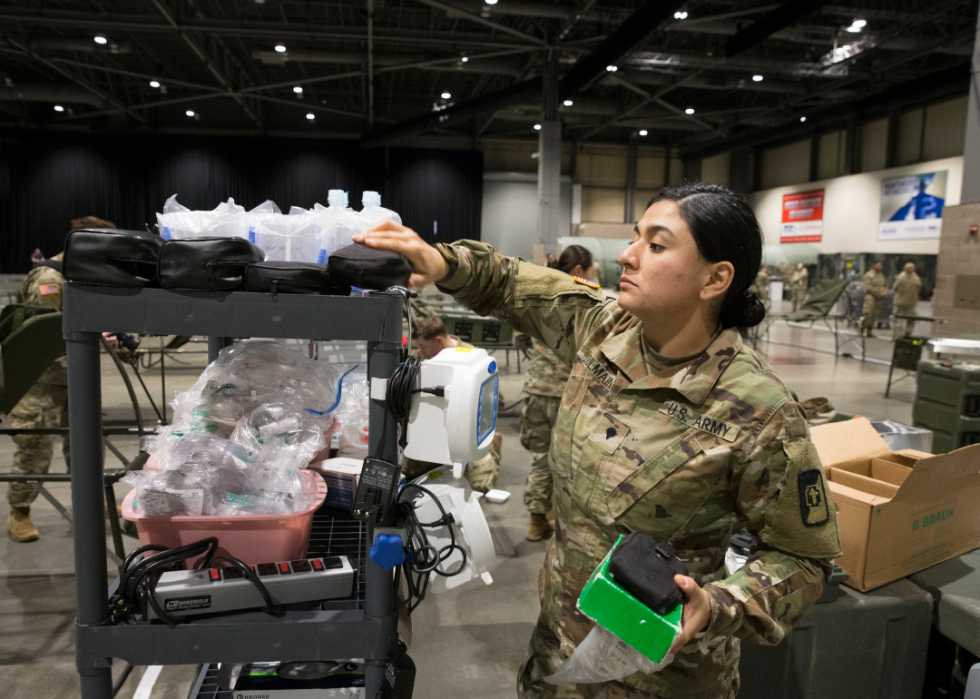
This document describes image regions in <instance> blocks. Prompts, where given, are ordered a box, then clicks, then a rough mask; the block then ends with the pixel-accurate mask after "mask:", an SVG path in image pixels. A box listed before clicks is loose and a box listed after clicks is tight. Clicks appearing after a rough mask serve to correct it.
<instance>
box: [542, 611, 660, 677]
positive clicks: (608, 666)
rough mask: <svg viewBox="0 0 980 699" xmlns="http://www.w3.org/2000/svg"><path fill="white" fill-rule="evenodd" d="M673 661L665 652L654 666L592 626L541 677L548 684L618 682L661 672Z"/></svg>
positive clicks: (625, 645)
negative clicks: (550, 671) (568, 653)
mask: <svg viewBox="0 0 980 699" xmlns="http://www.w3.org/2000/svg"><path fill="white" fill-rule="evenodd" d="M673 660H674V656H673V654H672V653H668V654H667V655H666V656H665V657H664V659H663V660H662V661H660V662H659V663H655V662H653V661H652V660H650V658H648V657H646V656H645V655H643V653H641V652H640V651H638V650H636V649H635V648H633V647H632V646H630V645H629V644H627V643H626V642H625V641H622V640H620V639H619V638H617V637H616V636H614V635H613V634H612V633H611V632H610V631H607V630H606V629H604V628H603V627H601V626H599V625H598V624H596V626H595V627H594V628H593V629H592V630H591V631H590V632H589V635H588V636H586V637H585V639H584V640H583V641H582V642H581V643H580V644H578V647H577V648H576V649H575V652H573V653H572V654H571V656H569V657H568V659H567V660H565V662H563V663H562V664H561V665H559V666H558V669H557V670H555V674H553V675H549V676H547V677H545V678H544V681H545V682H548V683H550V684H598V683H600V682H609V681H611V680H619V679H622V678H623V677H626V676H628V675H632V674H633V673H635V672H642V673H644V674H647V675H648V674H650V673H653V672H657V671H659V670H662V669H663V668H665V667H667V666H668V665H670V664H671V663H672V662H673Z"/></svg>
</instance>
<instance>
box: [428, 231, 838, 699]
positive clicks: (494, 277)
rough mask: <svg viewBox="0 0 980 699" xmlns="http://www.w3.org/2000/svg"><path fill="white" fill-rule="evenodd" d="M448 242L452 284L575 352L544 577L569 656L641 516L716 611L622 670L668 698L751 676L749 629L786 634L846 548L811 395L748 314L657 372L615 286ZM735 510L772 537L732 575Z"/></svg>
mask: <svg viewBox="0 0 980 699" xmlns="http://www.w3.org/2000/svg"><path fill="white" fill-rule="evenodd" d="M439 249H440V252H441V253H442V254H443V256H444V257H445V258H446V259H447V261H449V263H450V274H449V275H448V276H447V277H446V278H445V279H443V280H441V281H440V283H439V285H438V286H439V288H441V289H443V290H444V291H448V292H450V293H452V294H453V295H454V296H455V297H456V299H457V300H459V301H460V302H461V303H463V304H465V305H467V306H469V307H470V308H472V309H473V310H474V311H476V312H477V313H481V314H483V315H494V316H498V317H500V318H502V319H505V320H506V321H507V322H509V323H511V324H512V325H513V326H514V327H515V328H516V329H519V330H521V331H523V332H527V333H529V334H530V335H532V336H534V337H536V338H537V339H538V340H540V341H541V342H543V343H545V344H546V345H548V346H549V347H551V348H552V349H553V351H554V352H555V354H556V355H557V356H558V357H559V358H560V359H562V360H565V361H567V362H569V363H571V364H572V369H571V376H570V378H569V381H568V383H567V385H566V388H565V391H564V393H563V396H562V403H561V408H560V411H559V414H558V419H557V423H556V425H555V430H554V435H553V438H552V445H551V462H552V468H553V470H554V474H553V475H554V478H555V493H556V508H557V513H558V519H557V529H556V533H555V537H554V539H553V540H552V542H551V545H550V548H549V550H548V554H547V557H546V559H545V564H544V567H543V569H542V572H541V575H542V579H541V581H540V586H539V589H541V590H542V599H541V606H542V618H543V619H544V620H545V621H546V623H547V624H548V626H549V627H550V628H551V629H552V631H554V633H555V634H556V636H557V637H558V638H559V639H560V643H561V648H560V655H561V657H563V658H564V657H567V656H568V655H570V654H571V653H572V651H573V649H574V647H575V646H576V645H577V644H578V643H580V642H581V641H582V640H583V639H584V638H585V636H586V635H587V633H588V632H589V630H591V628H592V626H593V624H592V622H591V621H589V619H587V618H586V617H585V616H584V615H583V614H582V613H581V612H579V611H578V609H577V606H576V602H577V601H578V597H579V594H580V593H581V590H582V587H583V586H584V584H585V582H586V580H587V579H588V577H589V575H590V574H591V573H592V571H593V570H594V569H595V568H596V567H597V566H598V564H599V563H600V562H601V561H602V559H603V558H604V557H605V556H606V554H607V553H608V551H609V550H610V549H611V547H612V546H613V544H614V543H615V541H616V539H617V537H618V536H619V535H620V534H625V533H629V532H634V531H642V532H646V533H648V534H650V535H651V536H653V537H654V538H655V539H658V540H664V539H667V540H670V541H671V542H672V543H673V545H674V547H675V548H676V549H677V551H678V555H679V556H680V557H681V558H682V559H684V560H685V561H686V563H687V565H688V568H689V570H690V572H691V575H692V577H694V579H695V580H697V582H698V583H699V584H700V585H702V586H703V587H704V589H705V591H706V592H707V593H708V596H709V599H710V602H711V618H710V622H709V624H708V627H707V628H706V629H705V630H704V631H702V632H700V633H699V634H697V635H696V636H695V638H694V640H692V642H691V643H690V644H689V645H688V646H686V647H685V648H684V649H683V650H682V651H681V652H680V653H679V654H678V655H677V657H676V658H675V660H674V662H673V663H672V664H671V665H669V666H668V667H666V668H665V669H663V670H662V671H660V672H659V673H656V674H653V675H641V674H636V675H631V676H629V677H627V678H624V679H623V680H622V681H623V682H624V683H626V684H627V685H630V686H633V687H636V688H638V689H641V690H643V691H647V692H651V693H653V694H655V695H656V696H658V697H683V698H684V699H700V698H702V697H704V698H708V697H711V698H714V697H719V696H725V695H726V694H727V693H728V691H729V690H730V689H731V688H733V687H737V673H738V657H739V652H738V643H739V640H738V639H743V640H747V641H752V642H758V643H776V642H778V641H779V640H781V639H782V638H783V637H784V636H785V635H786V634H787V633H788V632H789V630H790V629H791V627H792V625H793V624H794V623H795V622H796V621H797V620H798V619H799V618H800V616H801V615H802V614H803V613H804V612H805V611H806V610H807V609H808V608H809V607H810V605H812V604H813V603H814V602H815V601H816V599H817V597H819V595H820V592H821V590H822V589H823V584H824V582H825V581H826V579H827V576H829V574H830V570H831V563H830V562H831V559H833V558H834V557H836V556H839V555H840V538H839V534H838V530H837V519H836V514H835V509H834V505H833V501H832V500H831V496H830V492H829V489H828V488H827V486H826V481H825V479H824V475H823V470H822V467H821V465H820V460H819V457H818V456H817V454H816V450H815V449H814V447H813V444H812V443H811V442H810V441H809V439H808V431H807V425H806V417H805V414H804V412H803V410H802V408H801V407H800V406H799V405H798V404H797V403H796V402H795V401H794V399H793V396H792V395H791V393H790V392H789V390H787V389H786V388H785V387H784V386H783V385H782V383H781V382H780V381H779V379H778V378H777V377H776V376H775V375H774V373H773V370H772V369H771V368H770V367H769V365H768V364H766V363H765V362H764V361H763V360H762V359H761V358H760V357H759V356H758V355H757V354H756V353H755V352H753V351H752V350H751V349H750V348H748V347H746V346H744V345H743V344H742V341H741V338H740V336H739V333H738V332H737V331H736V330H734V329H731V330H726V331H724V332H721V333H720V334H719V335H718V336H717V337H716V338H715V339H714V341H713V342H712V343H711V344H710V345H709V347H708V348H707V349H706V350H705V351H704V352H703V353H702V354H701V355H700V356H698V357H697V358H696V359H694V360H693V361H691V362H690V363H688V364H685V365H682V366H680V367H673V368H670V369H668V370H667V373H653V374H648V371H647V364H646V362H645V361H644V357H643V354H642V349H641V331H642V326H641V324H640V323H639V321H638V320H637V319H636V318H635V317H633V316H632V315H631V314H629V313H628V312H626V311H624V310H623V309H621V308H620V307H619V306H618V305H617V304H616V302H614V301H610V300H608V299H604V298H603V296H602V294H601V292H599V291H597V290H593V289H591V288H589V287H587V286H583V285H581V284H578V283H576V282H575V281H574V280H573V279H572V278H570V277H568V276H566V275H562V274H558V273H555V272H553V271H552V270H548V269H546V268H543V267H539V266H535V265H530V264H528V263H526V262H524V261H523V260H519V259H517V258H507V257H503V256H500V255H495V254H494V252H493V249H492V248H491V247H490V246H488V245H485V244H482V243H476V242H471V241H461V242H459V243H455V244H453V245H451V246H447V245H440V246H439ZM736 520H741V521H743V522H745V523H746V525H747V527H748V529H749V530H750V531H751V532H753V533H754V534H755V535H756V536H757V537H758V538H759V540H760V547H759V549H758V550H757V551H755V552H754V553H753V554H752V555H751V556H750V558H749V561H748V563H747V564H746V565H745V567H743V568H742V569H741V570H739V571H738V572H736V573H735V574H734V575H731V576H726V572H725V568H724V558H725V551H726V549H727V547H728V541H729V536H730V532H731V529H732V525H733V524H734V523H735V522H736Z"/></svg>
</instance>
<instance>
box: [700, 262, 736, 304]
mask: <svg viewBox="0 0 980 699" xmlns="http://www.w3.org/2000/svg"><path fill="white" fill-rule="evenodd" d="M707 272H708V274H707V275H706V277H705V282H704V285H703V286H702V287H701V294H700V295H701V300H702V301H712V300H714V299H717V298H720V297H722V296H724V295H725V293H726V292H727V291H728V287H730V286H731V285H732V280H733V279H734V278H735V266H734V265H733V264H732V263H731V262H729V261H728V260H722V261H721V262H711V263H709V264H708V265H707Z"/></svg>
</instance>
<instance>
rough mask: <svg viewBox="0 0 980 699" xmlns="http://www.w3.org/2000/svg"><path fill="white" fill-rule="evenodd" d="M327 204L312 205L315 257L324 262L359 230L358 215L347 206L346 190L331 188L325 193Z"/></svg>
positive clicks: (351, 240) (321, 262)
mask: <svg viewBox="0 0 980 699" xmlns="http://www.w3.org/2000/svg"><path fill="white" fill-rule="evenodd" d="M327 203H328V204H329V206H327V207H323V206H320V205H319V204H317V205H316V206H314V207H313V208H314V213H315V214H316V215H317V219H316V220H317V242H318V246H317V259H316V262H319V263H320V264H326V263H327V258H329V257H330V255H331V254H333V252H334V251H335V250H339V249H340V248H342V247H345V246H347V245H350V244H351V243H352V242H353V238H354V236H355V235H356V234H357V233H358V232H360V229H359V225H358V224H359V220H358V215H357V214H356V213H355V212H354V211H353V210H352V209H350V208H349V207H348V206H347V192H345V191H344V190H342V189H331V190H330V191H329V192H328V194H327Z"/></svg>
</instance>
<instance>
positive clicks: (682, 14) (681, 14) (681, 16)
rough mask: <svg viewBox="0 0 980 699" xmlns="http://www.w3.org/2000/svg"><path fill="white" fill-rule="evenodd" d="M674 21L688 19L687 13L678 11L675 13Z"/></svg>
mask: <svg viewBox="0 0 980 699" xmlns="http://www.w3.org/2000/svg"><path fill="white" fill-rule="evenodd" d="M674 19H687V11H686V10H684V11H678V12H675V13H674Z"/></svg>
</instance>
